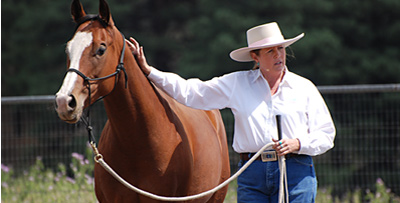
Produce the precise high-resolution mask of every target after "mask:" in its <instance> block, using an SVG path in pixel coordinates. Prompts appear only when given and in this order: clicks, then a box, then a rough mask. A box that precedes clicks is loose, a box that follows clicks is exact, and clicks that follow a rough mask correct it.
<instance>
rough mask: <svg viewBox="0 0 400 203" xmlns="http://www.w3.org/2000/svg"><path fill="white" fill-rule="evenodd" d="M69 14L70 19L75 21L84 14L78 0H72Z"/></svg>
mask: <svg viewBox="0 0 400 203" xmlns="http://www.w3.org/2000/svg"><path fill="white" fill-rule="evenodd" d="M71 15H72V19H74V21H75V22H78V19H80V18H82V17H83V16H86V13H85V10H83V6H82V4H81V2H79V0H74V1H73V2H72V4H71Z"/></svg>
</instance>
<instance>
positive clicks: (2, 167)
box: [1, 164, 10, 173]
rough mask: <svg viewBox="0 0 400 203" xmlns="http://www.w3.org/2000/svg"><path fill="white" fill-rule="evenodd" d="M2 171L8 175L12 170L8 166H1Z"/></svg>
mask: <svg viewBox="0 0 400 203" xmlns="http://www.w3.org/2000/svg"><path fill="white" fill-rule="evenodd" d="M1 170H2V171H4V172H6V173H8V172H10V168H9V167H8V166H6V165H3V164H1Z"/></svg>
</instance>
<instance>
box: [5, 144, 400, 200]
mask: <svg viewBox="0 0 400 203" xmlns="http://www.w3.org/2000/svg"><path fill="white" fill-rule="evenodd" d="M90 153H91V152H90V150H89V151H88V153H87V155H88V156H86V157H90V155H89V154H90ZM69 168H70V170H71V173H72V175H71V176H72V177H71V176H67V167H66V166H64V165H62V164H60V165H59V167H58V170H56V171H52V170H49V169H45V167H44V165H43V163H42V161H41V159H40V158H38V159H37V161H36V164H35V165H34V166H32V167H31V168H30V169H28V170H26V171H25V172H24V173H22V174H18V175H17V174H14V172H13V170H12V169H11V168H9V167H7V166H5V165H3V164H2V165H1V169H2V170H1V202H3V203H9V202H18V203H24V202H29V203H30V202H40V203H56V202H97V200H96V197H95V194H94V187H93V185H94V180H93V176H92V174H93V168H94V162H93V160H92V159H91V158H90V159H87V158H85V156H83V155H80V154H77V153H73V154H72V163H71V165H70V166H69ZM375 187H376V188H374V191H376V192H367V193H366V194H365V193H363V192H361V191H360V190H356V191H355V192H352V193H348V194H346V195H345V196H344V197H341V198H340V199H339V198H338V197H333V196H332V195H331V190H330V189H329V188H327V189H319V191H318V195H317V200H316V202H319V203H339V202H340V203H359V202H360V203H361V202H365V201H367V202H371V203H381V202H385V203H386V202H388V203H390V202H393V203H400V198H399V197H396V196H395V195H394V194H393V193H391V191H390V190H389V189H387V188H386V187H385V184H384V183H383V181H382V180H381V179H378V180H377V182H376V185H375ZM236 188H237V183H236V181H233V182H232V183H231V184H230V185H229V188H228V193H227V195H226V198H225V201H224V203H236Z"/></svg>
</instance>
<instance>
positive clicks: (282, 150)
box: [272, 139, 300, 156]
mask: <svg viewBox="0 0 400 203" xmlns="http://www.w3.org/2000/svg"><path fill="white" fill-rule="evenodd" d="M272 141H274V142H275V144H274V146H273V147H272V148H274V149H275V151H276V152H277V153H278V156H284V155H286V154H290V153H293V152H295V151H299V150H300V141H299V140H298V139H281V140H275V139H272Z"/></svg>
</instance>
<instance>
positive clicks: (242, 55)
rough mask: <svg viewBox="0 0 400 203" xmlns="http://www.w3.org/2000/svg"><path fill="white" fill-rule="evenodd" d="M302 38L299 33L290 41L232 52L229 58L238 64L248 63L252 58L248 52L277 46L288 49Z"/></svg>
mask: <svg viewBox="0 0 400 203" xmlns="http://www.w3.org/2000/svg"><path fill="white" fill-rule="evenodd" d="M302 37H304V33H301V34H300V35H298V36H296V37H294V38H291V39H285V40H282V41H279V42H275V43H267V44H263V45H259V46H254V47H243V48H240V49H236V50H233V51H232V52H231V53H230V54H229V56H230V57H231V59H233V60H235V61H239V62H249V61H253V58H251V55H250V51H253V50H257V49H264V48H269V47H276V46H279V45H283V47H288V46H290V45H291V44H293V43H295V42H296V41H297V40H299V39H301V38H302Z"/></svg>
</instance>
